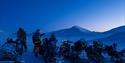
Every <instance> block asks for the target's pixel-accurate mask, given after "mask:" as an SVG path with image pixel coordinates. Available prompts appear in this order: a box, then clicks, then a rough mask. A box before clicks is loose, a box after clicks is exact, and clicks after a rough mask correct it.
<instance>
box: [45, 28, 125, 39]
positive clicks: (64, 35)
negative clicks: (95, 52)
mask: <svg viewBox="0 0 125 63" xmlns="http://www.w3.org/2000/svg"><path fill="white" fill-rule="evenodd" d="M122 32H125V26H120V27H117V28H114V29H111V30H109V31H106V32H92V31H89V30H87V29H84V28H82V27H80V26H72V27H70V28H67V29H61V30H57V31H53V32H50V33H47V34H46V36H47V37H48V36H50V35H51V33H54V34H55V35H56V37H57V38H59V39H68V40H78V39H85V40H96V39H104V38H105V39H106V38H107V39H108V38H110V37H114V36H115V35H116V34H117V35H124V34H122ZM117 35H116V36H117ZM117 39H119V38H117Z"/></svg>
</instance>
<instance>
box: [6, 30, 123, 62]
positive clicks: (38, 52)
mask: <svg viewBox="0 0 125 63" xmlns="http://www.w3.org/2000/svg"><path fill="white" fill-rule="evenodd" d="M44 35H45V33H40V29H38V30H36V31H35V32H34V33H33V35H32V41H33V44H34V48H33V52H34V53H35V56H36V57H38V56H42V57H43V58H44V60H45V62H46V63H50V62H51V63H55V61H56V59H57V57H58V58H59V57H60V58H63V59H64V60H68V61H69V62H71V63H87V62H88V63H91V62H92V63H104V61H105V60H104V58H105V57H104V55H105V54H107V55H108V56H109V57H110V59H111V61H112V62H116V63H123V62H124V61H123V58H124V57H125V55H124V54H125V50H122V51H117V43H113V44H112V45H104V44H103V43H101V42H98V41H93V44H92V45H88V44H87V42H86V41H85V40H78V41H76V42H72V41H69V40H64V41H63V43H62V45H61V46H59V47H57V44H56V43H57V41H58V40H57V39H56V36H55V35H54V34H53V33H52V34H51V36H50V37H49V38H42V36H44ZM8 42H14V41H13V40H12V39H9V40H8ZM15 42H16V43H17V44H18V45H17V47H19V44H20V45H21V47H20V49H18V51H21V52H20V55H22V54H23V52H24V51H27V42H26V32H25V31H24V29H23V28H19V30H18V31H17V40H16V41H15ZM81 54H86V56H87V58H86V59H87V60H86V61H85V60H83V59H85V58H80V55H81Z"/></svg>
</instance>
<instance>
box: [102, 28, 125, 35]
mask: <svg viewBox="0 0 125 63" xmlns="http://www.w3.org/2000/svg"><path fill="white" fill-rule="evenodd" d="M120 32H125V26H120V27H117V28H113V29H111V30H109V31H106V32H104V34H109V35H112V34H115V33H120Z"/></svg>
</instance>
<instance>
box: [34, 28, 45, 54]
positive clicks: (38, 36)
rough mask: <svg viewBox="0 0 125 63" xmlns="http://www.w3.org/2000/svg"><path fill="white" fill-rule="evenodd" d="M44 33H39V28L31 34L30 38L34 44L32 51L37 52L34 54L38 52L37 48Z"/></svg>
mask: <svg viewBox="0 0 125 63" xmlns="http://www.w3.org/2000/svg"><path fill="white" fill-rule="evenodd" d="M44 34H45V33H43V34H41V33H40V29H37V30H36V32H35V33H34V34H33V36H32V40H33V44H34V48H33V52H37V53H36V56H38V53H39V50H40V49H39V48H40V45H41V42H42V40H41V37H42V36H43V35H44Z"/></svg>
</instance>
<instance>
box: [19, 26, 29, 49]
mask: <svg viewBox="0 0 125 63" xmlns="http://www.w3.org/2000/svg"><path fill="white" fill-rule="evenodd" d="M17 40H18V41H20V44H21V45H22V46H21V47H22V49H25V51H27V44H26V32H25V31H24V29H23V28H19V30H18V31H17Z"/></svg>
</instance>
